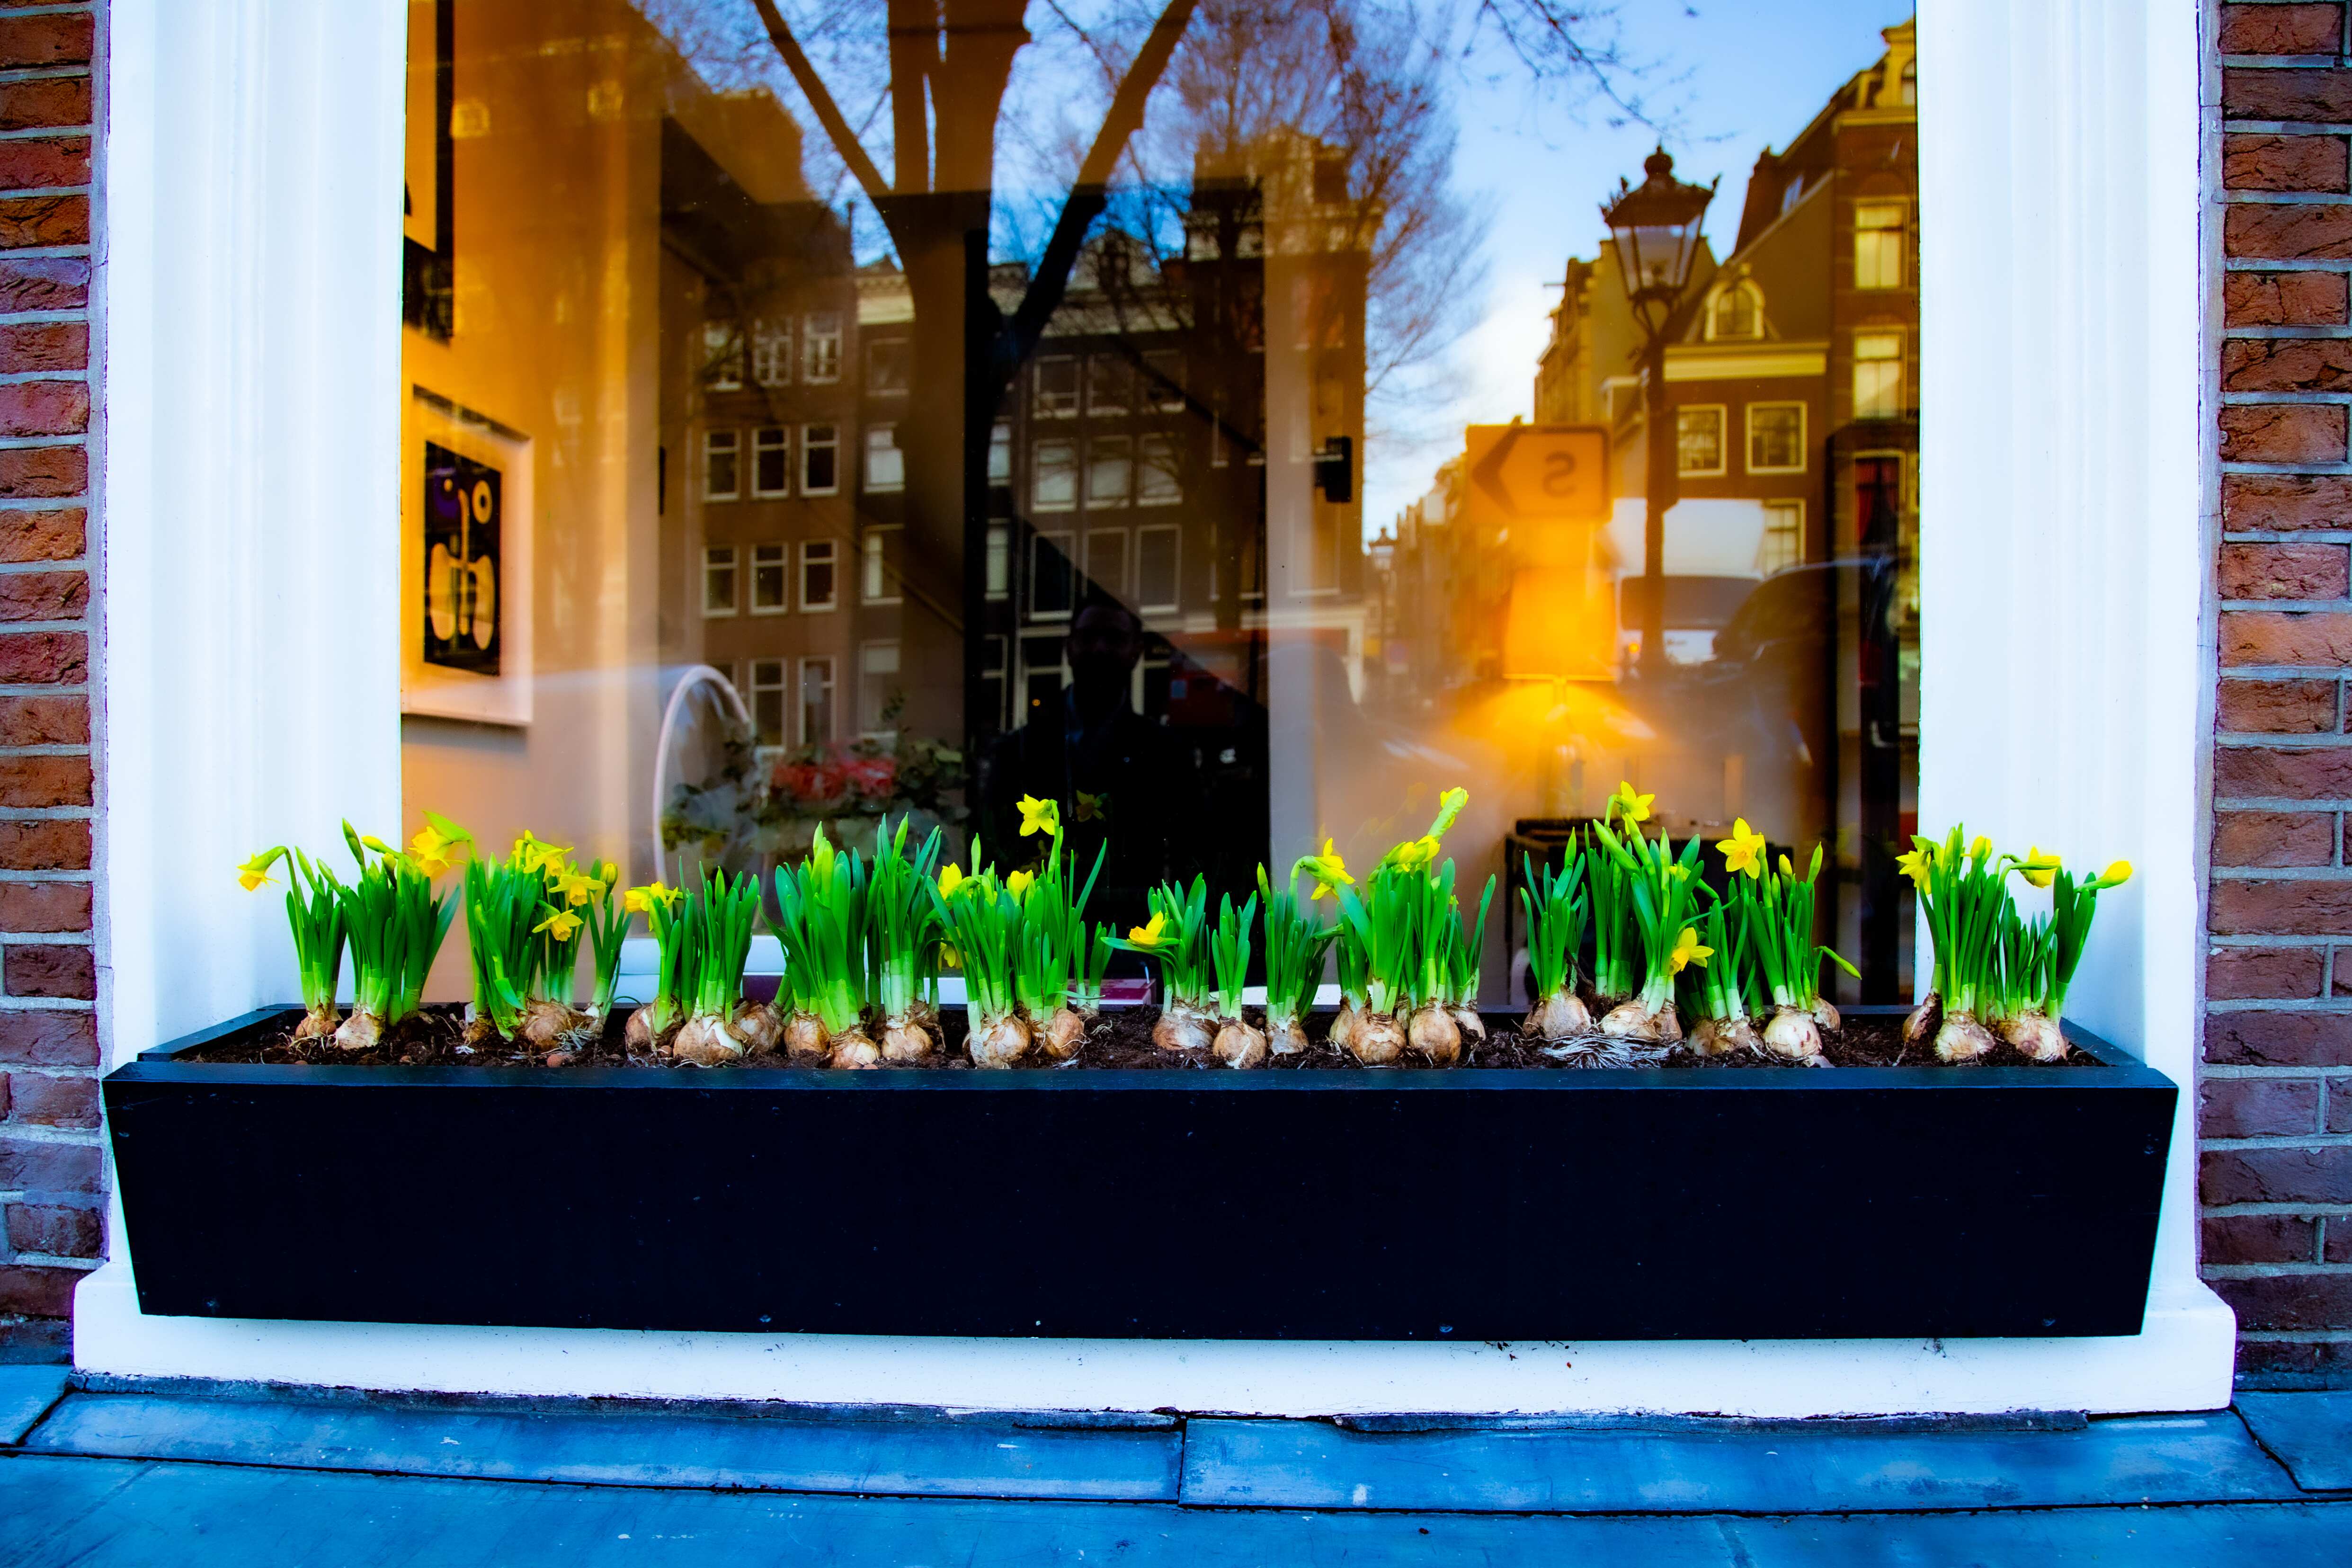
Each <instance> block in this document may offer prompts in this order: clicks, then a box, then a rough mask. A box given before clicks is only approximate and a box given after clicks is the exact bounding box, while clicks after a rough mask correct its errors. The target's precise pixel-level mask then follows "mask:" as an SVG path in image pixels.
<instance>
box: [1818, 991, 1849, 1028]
mask: <svg viewBox="0 0 2352 1568" xmlns="http://www.w3.org/2000/svg"><path fill="white" fill-rule="evenodd" d="M1813 1026H1814V1027H1816V1028H1818V1029H1820V1030H1821V1032H1822V1034H1824V1035H1828V1034H1834V1033H1835V1032H1836V1031H1838V1030H1840V1029H1842V1028H1843V1027H1845V1020H1844V1019H1843V1018H1842V1017H1840V1016H1838V1010H1837V1008H1836V1007H1834V1006H1832V1005H1831V1003H1830V999H1829V998H1828V997H1826V996H1816V997H1814V998H1813Z"/></svg>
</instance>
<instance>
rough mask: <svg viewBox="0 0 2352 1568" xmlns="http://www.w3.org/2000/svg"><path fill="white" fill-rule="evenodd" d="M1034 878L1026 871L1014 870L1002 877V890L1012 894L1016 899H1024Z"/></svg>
mask: <svg viewBox="0 0 2352 1568" xmlns="http://www.w3.org/2000/svg"><path fill="white" fill-rule="evenodd" d="M1036 880H1037V879H1036V878H1035V877H1034V876H1032V875H1031V874H1030V873H1028V872H1026V871H1015V872H1013V875H1011V876H1010V877H1007V878H1005V879H1004V890H1005V891H1006V892H1008V893H1010V894H1012V895H1013V898H1014V899H1015V900H1021V899H1025V898H1027V897H1028V896H1029V889H1030V886H1031V884H1033V883H1034V882H1035V881H1036Z"/></svg>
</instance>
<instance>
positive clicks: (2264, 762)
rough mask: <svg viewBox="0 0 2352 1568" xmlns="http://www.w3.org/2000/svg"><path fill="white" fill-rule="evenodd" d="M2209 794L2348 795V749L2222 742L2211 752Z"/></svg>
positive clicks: (2351, 762)
mask: <svg viewBox="0 0 2352 1568" xmlns="http://www.w3.org/2000/svg"><path fill="white" fill-rule="evenodd" d="M2213 793H2214V795H2217V796H2219V797H2221V799H2224V800H2230V799H2242V798H2244V797H2246V796H2248V795H2257V796H2259V795H2269V796H2284V797H2285V798H2288V799H2292V800H2335V799H2339V798H2341V797H2343V796H2345V795H2352V747H2343V746H2315V747H2302V748H2297V749H2294V750H2288V749H2285V748H2283V747H2273V746H2221V747H2219V748H2217V749H2216V750H2215V751H2214V752H2213Z"/></svg>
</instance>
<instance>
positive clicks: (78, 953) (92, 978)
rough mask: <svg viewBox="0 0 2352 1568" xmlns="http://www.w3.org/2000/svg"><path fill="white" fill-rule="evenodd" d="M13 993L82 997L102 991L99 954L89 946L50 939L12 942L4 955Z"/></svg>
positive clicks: (1, 969) (3, 972)
mask: <svg viewBox="0 0 2352 1568" xmlns="http://www.w3.org/2000/svg"><path fill="white" fill-rule="evenodd" d="M0 976H5V980H6V983H7V990H8V994H9V995H11V996H70V997H73V998H75V999H77V1000H79V1001H83V1002H89V1001H92V1000H95V999H96V997H97V995H98V957H97V954H95V953H94V952H91V951H90V950H89V948H87V947H80V946H73V947H67V946H62V945H57V944H52V943H48V942H39V943H24V942H11V943H10V944H9V946H8V951H7V953H6V955H5V957H0Z"/></svg>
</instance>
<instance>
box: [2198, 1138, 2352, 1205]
mask: <svg viewBox="0 0 2352 1568" xmlns="http://www.w3.org/2000/svg"><path fill="white" fill-rule="evenodd" d="M2198 1172H2199V1175H2198V1191H2199V1193H2200V1195H2201V1196H2202V1198H2203V1201H2205V1202H2206V1203H2208V1204H2342V1203H2352V1146H2347V1145H2345V1144H2341V1143H2333V1144H2327V1145H2326V1146H2323V1147H2320V1148H2316V1149H2237V1148H2221V1149H2207V1150H2205V1151H2203V1152H2201V1153H2200V1155H2199V1156H2198Z"/></svg>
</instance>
